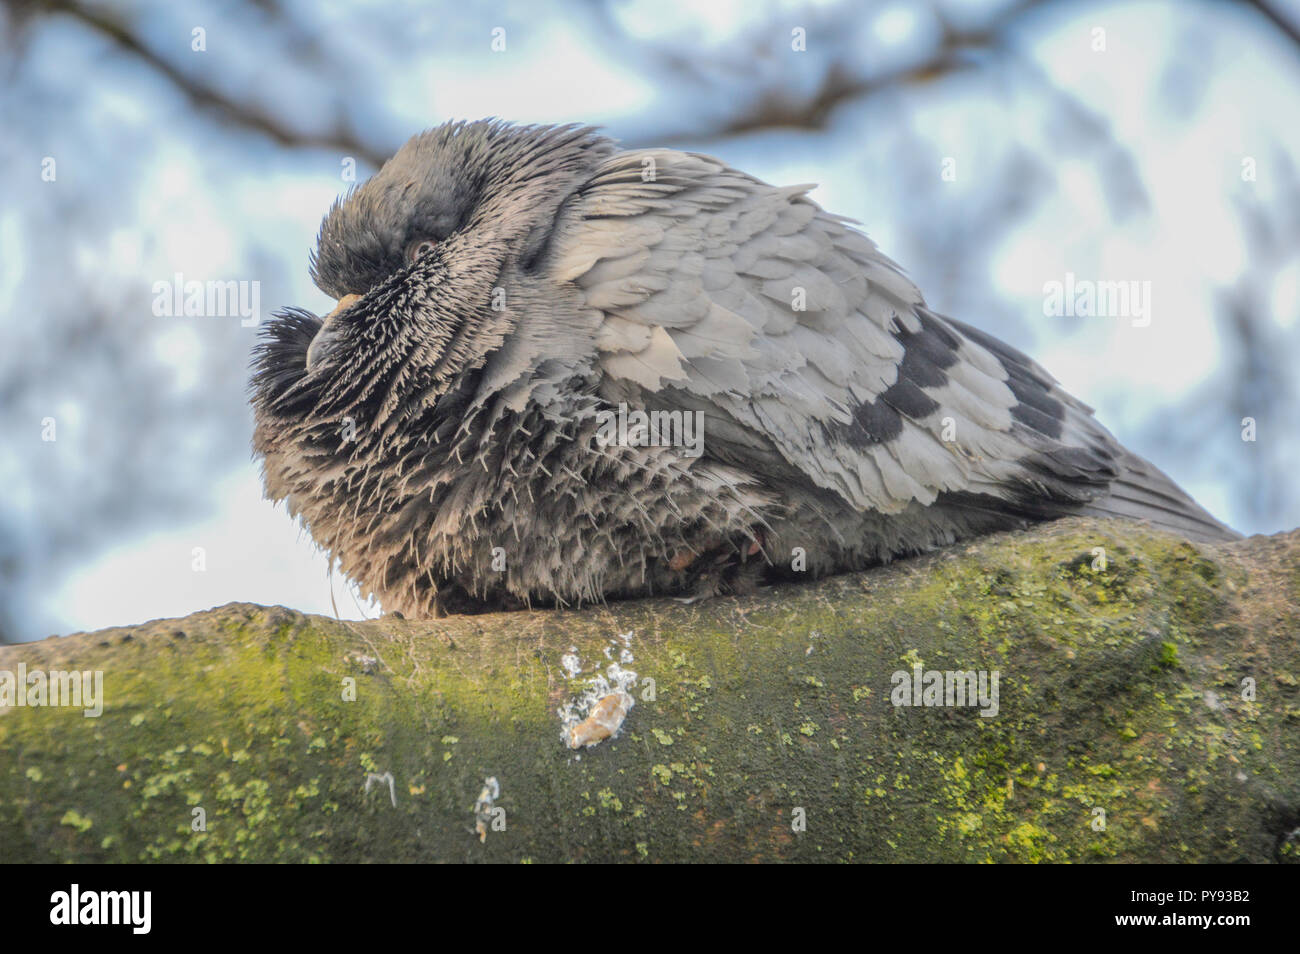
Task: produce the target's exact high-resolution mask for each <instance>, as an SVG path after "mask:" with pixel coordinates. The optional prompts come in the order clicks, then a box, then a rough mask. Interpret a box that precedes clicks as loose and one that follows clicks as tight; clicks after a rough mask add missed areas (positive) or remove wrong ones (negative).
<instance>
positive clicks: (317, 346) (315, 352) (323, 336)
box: [307, 295, 361, 373]
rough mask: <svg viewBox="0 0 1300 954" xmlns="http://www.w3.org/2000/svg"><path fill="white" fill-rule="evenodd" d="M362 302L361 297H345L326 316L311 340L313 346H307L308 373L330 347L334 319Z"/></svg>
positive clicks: (314, 367)
mask: <svg viewBox="0 0 1300 954" xmlns="http://www.w3.org/2000/svg"><path fill="white" fill-rule="evenodd" d="M360 300H361V296H360V295H344V296H343V297H342V298H340V299H339V303H338V304H337V305H335V306H334V310H333V311H331V312H330V313H329V314H328V315H326V316H325V320H324V321H322V322H321V326H320V330H319V331H317V332H316V337H314V338H312V339H311V344H310V345H308V346H307V372H308V373H311V372H312V371H314V370H315V369H316V365H317V364H319V363H320V359H321V357H322V356H324V354H325V351H326V349H327V348H328V347H329V343H330V342H329V339H330V338H331V336H332V333H333V328H332V327H331V326H332V325H333V323H334V319H335V318H337V317H338V316H339V315H341V314H342V313H343V312H345V311H347V310H348V309H349V308H351V307H352V306H353V305H354V304H356V303H357V302H358V301H360Z"/></svg>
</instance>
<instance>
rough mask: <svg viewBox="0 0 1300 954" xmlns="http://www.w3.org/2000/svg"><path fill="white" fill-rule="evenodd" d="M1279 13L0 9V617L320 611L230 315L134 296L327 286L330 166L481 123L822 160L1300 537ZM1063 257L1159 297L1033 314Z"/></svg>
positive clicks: (899, 241) (918, 274)
mask: <svg viewBox="0 0 1300 954" xmlns="http://www.w3.org/2000/svg"><path fill="white" fill-rule="evenodd" d="M693 6H700V7H702V9H692V7H693ZM1298 24H1300V5H1297V4H1296V3H1294V2H1291V3H1283V2H1281V0H1276V2H1264V0H1256V2H1185V0H1178V2H1173V0H1169V2H1153V3H1147V4H1141V5H1131V4H1108V3H1090V2H1061V3H1051V2H994V0H968V2H929V3H927V2H906V3H902V2H843V3H836V2H822V3H783V2H769V3H754V2H740V0H725V2H718V3H711V4H708V5H690V4H682V5H680V6H678V5H675V4H671V3H665V2H663V0H610V2H594V0H591V2H579V0H568V2H565V0H552V2H519V3H484V4H465V3H450V2H448V3H427V2H415V0H406V2H400V0H399V2H390V3H383V4H373V3H356V4H345V3H315V2H308V0H245V2H229V3H226V2H220V3H218V2H193V3H168V2H162V0H157V2H126V0H123V2H116V3H113V2H92V0H82V2H76V0H48V2H41V0H4V2H3V3H2V4H0V58H2V59H0V75H2V76H3V81H2V84H0V128H3V130H4V133H3V135H0V162H2V163H3V168H4V169H5V171H6V173H7V174H6V175H5V176H4V178H3V180H0V314H3V321H4V327H3V331H4V336H3V341H4V344H5V347H3V348H0V396H2V398H3V400H0V429H2V430H0V433H2V434H3V436H4V442H3V449H2V450H0V485H2V486H3V487H4V489H5V492H4V494H3V496H2V497H0V637H3V638H7V639H30V638H35V637H38V636H42V635H45V634H47V633H49V632H53V631H59V632H66V631H69V630H70V629H73V628H77V627H82V628H95V627H100V626H106V625H110V624H119V623H129V622H135V621H139V620H141V619H144V618H147V617H151V616H161V615H170V614H177V615H179V614H184V613H188V612H191V611H193V610H196V609H201V608H205V607H207V606H209V605H212V604H213V603H219V602H224V601H227V600H234V599H242V600H250V601H259V602H270V603H275V602H279V603H287V604H289V605H292V606H295V607H297V608H300V609H305V610H309V611H317V612H321V611H324V612H329V611H330V610H329V607H330V604H331V602H332V600H333V599H334V596H335V591H336V590H337V591H340V592H342V591H343V590H344V589H346V587H345V584H344V583H343V582H342V581H339V580H337V579H330V580H327V578H326V574H327V571H328V567H327V565H326V563H325V560H324V558H323V557H321V556H320V555H319V554H318V553H315V552H314V550H313V548H312V547H311V545H310V543H309V542H308V541H307V540H306V539H305V538H304V537H303V535H302V534H300V533H298V532H297V531H296V530H295V529H294V528H293V526H292V524H291V523H290V521H289V519H288V517H287V515H286V514H285V513H284V512H283V511H282V510H281V511H276V510H275V509H274V508H272V507H271V506H270V505H269V504H267V503H265V502H263V501H261V500H260V494H259V487H258V477H257V472H256V469H255V467H254V465H253V464H252V463H251V461H250V460H249V455H248V440H249V436H250V433H251V418H250V415H249V412H248V410H247V407H246V402H245V398H244V387H245V382H246V378H247V361H248V354H249V351H250V349H251V347H252V346H253V343H254V340H255V335H256V329H255V328H250V327H244V326H243V325H242V324H241V322H240V321H239V320H238V319H237V318H192V317H191V318H168V317H159V316H156V315H155V314H154V309H153V307H152V306H153V301H154V292H153V289H154V285H155V283H157V282H171V281H173V280H174V279H175V278H176V276H177V275H181V276H183V278H184V280H185V281H190V280H198V281H229V280H237V281H249V282H257V283H258V288H259V291H260V302H261V309H262V317H265V315H266V314H268V313H269V311H270V310H271V309H272V308H275V307H279V306H281V305H284V304H300V305H303V306H306V307H311V308H315V309H317V310H320V309H325V310H328V304H329V303H328V300H327V299H326V298H325V296H324V295H323V294H321V293H320V292H319V291H317V290H315V289H314V288H312V287H311V286H310V283H309V281H308V279H307V271H306V258H307V251H308V248H309V247H310V244H311V241H312V239H313V237H314V233H315V229H316V227H317V225H318V224H319V220H320V217H321V216H322V215H323V214H324V212H325V211H326V209H327V208H328V206H329V203H330V202H331V201H333V199H334V197H335V196H336V195H337V194H338V193H340V192H341V191H343V190H345V189H346V188H347V187H348V186H349V185H350V184H351V182H352V179H351V178H350V173H351V170H352V169H355V178H356V180H357V181H359V180H361V179H364V178H365V176H366V175H368V174H369V173H370V172H373V171H374V169H376V168H377V167H378V165H379V164H380V163H381V162H382V161H383V159H384V157H385V156H387V155H389V154H390V153H391V152H392V151H393V150H394V149H395V148H396V147H397V146H399V145H400V144H401V143H402V142H403V141H404V140H405V138H406V137H408V136H409V135H411V134H413V133H415V132H417V131H419V130H421V129H424V128H426V127H428V126H432V125H436V124H437V123H440V122H443V121H445V120H448V119H453V118H480V117H482V116H487V115H497V116H501V117H504V118H508V119H512V120H516V121H524V122H570V121H582V122H591V123H597V124H600V125H603V126H604V127H605V129H606V131H607V132H608V133H609V134H610V135H612V136H614V137H616V138H619V139H621V140H622V141H623V142H624V143H625V144H627V145H629V146H649V145H664V146H673V147H676V148H681V149H688V150H693V151H700V152H708V153H712V154H715V155H719V156H721V157H723V158H725V159H726V160H728V161H729V162H731V163H732V164H734V165H736V166H738V167H740V168H743V169H745V170H746V171H748V172H751V173H753V174H755V175H758V176H760V177H762V178H765V179H767V180H769V181H774V182H780V183H783V184H784V183H793V182H819V183H821V186H820V188H819V189H818V190H817V191H816V192H815V193H814V198H816V199H817V200H818V201H820V202H821V203H822V204H823V205H824V206H826V207H827V208H829V209H831V210H832V211H835V212H838V213H841V214H845V215H850V216H853V217H855V218H856V219H858V220H859V221H861V222H862V223H863V227H864V229H865V230H866V231H867V232H868V233H869V234H871V235H872V236H873V238H875V239H876V241H877V242H879V243H880V244H881V246H882V247H883V248H884V249H885V251H886V252H887V253H888V254H890V255H891V256H892V257H893V258H895V259H896V260H898V261H899V262H900V263H902V264H903V265H904V266H905V267H906V268H907V269H908V270H909V272H910V273H911V274H912V275H913V276H914V277H915V278H916V280H917V282H918V283H919V285H920V286H921V287H922V288H923V289H925V290H926V293H927V296H928V299H929V301H930V304H931V305H932V306H934V307H935V308H937V309H938V310H940V311H943V312H947V313H949V314H952V315H954V316H956V317H959V318H961V319H963V320H966V321H969V322H972V323H974V324H976V325H979V326H981V327H983V328H985V329H987V330H989V331H991V332H993V333H994V334H996V335H999V336H1001V337H1003V338H1005V339H1007V340H1008V341H1010V342H1012V343H1013V344H1015V345H1017V346H1018V347H1020V348H1022V349H1023V350H1026V351H1028V352H1029V353H1031V354H1033V355H1034V356H1035V357H1036V358H1038V359H1039V360H1041V361H1042V362H1043V363H1044V364H1045V365H1046V367H1047V368H1048V369H1049V370H1051V371H1052V372H1053V373H1054V374H1055V375H1056V376H1057V377H1058V378H1060V379H1061V380H1062V382H1063V383H1064V384H1065V386H1066V387H1067V388H1068V389H1069V390H1071V391H1073V392H1074V393H1075V394H1077V395H1079V396H1080V397H1081V398H1083V399H1084V400H1086V401H1088V402H1089V403H1091V404H1093V405H1094V406H1095V407H1096V408H1097V410H1098V414H1099V416H1100V417H1101V419H1102V421H1103V423H1105V424H1106V425H1107V426H1108V427H1110V428H1111V430H1113V431H1114V432H1115V433H1116V435H1117V436H1118V437H1119V438H1120V439H1121V440H1122V441H1124V442H1125V443H1126V444H1128V445H1129V446H1130V447H1132V448H1133V449H1135V450H1137V451H1138V452H1140V453H1143V454H1144V455H1146V456H1148V457H1150V458H1151V459H1153V460H1154V461H1155V462H1156V463H1157V464H1159V465H1160V466H1162V467H1163V468H1164V469H1166V470H1167V471H1169V472H1170V473H1171V475H1172V476H1174V477H1175V479H1177V480H1179V481H1180V482H1181V483H1183V485H1184V486H1185V487H1186V488H1187V489H1188V490H1189V491H1190V492H1192V493H1193V495H1194V496H1196V497H1198V499H1200V500H1201V501H1202V503H1204V504H1206V505H1207V506H1208V507H1209V508H1210V509H1211V510H1212V511H1214V512H1215V513H1216V514H1217V515H1219V516H1220V517H1222V518H1224V519H1226V520H1227V521H1228V522H1229V523H1231V524H1233V525H1234V526H1236V527H1237V528H1238V529H1241V530H1243V531H1245V532H1272V531H1277V530H1282V529H1289V528H1291V527H1294V526H1296V524H1297V523H1300V481H1297V480H1296V479H1295V477H1294V474H1295V473H1296V472H1297V471H1298V470H1300V429H1298V428H1297V426H1296V423H1295V422H1296V420H1297V417H1296V415H1297V411H1300V407H1298V406H1297V405H1298V403H1300V401H1298V395H1297V385H1296V375H1295V373H1294V370H1293V369H1294V368H1295V367H1296V364H1297V357H1300V322H1297V320H1296V319H1297V316H1300V254H1298V250H1300V178H1298V177H1297V173H1296V160H1297V156H1298V155H1300V122H1297V119H1300V116H1298V115H1297V114H1298V113H1300V109H1297V103H1300V27H1298ZM1067 273H1072V274H1074V275H1076V276H1078V277H1080V278H1083V279H1093V280H1124V281H1129V280H1137V281H1149V282H1150V283H1151V286H1150V287H1151V289H1152V299H1151V300H1152V321H1151V324H1150V325H1149V326H1146V327H1140V326H1138V324H1137V323H1136V322H1131V321H1127V320H1123V319H1115V318H1108V319H1098V318H1060V317H1049V316H1047V315H1045V314H1044V307H1043V299H1044V284H1045V283H1047V282H1050V281H1062V280H1064V277H1065V276H1066V274H1067ZM1247 418H1249V419H1251V420H1252V421H1253V422H1254V426H1255V429H1256V433H1255V436H1256V439H1255V440H1253V441H1249V440H1243V437H1242V434H1243V420H1244V419H1247ZM51 438H53V439H51ZM352 596H353V599H352V600H348V599H346V598H345V599H343V600H342V601H341V602H340V604H339V608H340V610H342V611H344V615H358V614H364V613H367V612H373V611H374V608H373V607H366V606H363V605H362V604H361V601H360V600H359V599H357V598H356V597H357V596H358V594H355V593H353V594H352ZM353 611H355V612H353Z"/></svg>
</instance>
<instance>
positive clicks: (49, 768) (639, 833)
mask: <svg viewBox="0 0 1300 954" xmlns="http://www.w3.org/2000/svg"><path fill="white" fill-rule="evenodd" d="M1097 548H1102V549H1103V550H1104V561H1099V560H1098V554H1097ZM1298 623H1300V532H1292V533H1290V534H1279V535H1277V536H1274V537H1255V538H1251V539H1250V540H1246V541H1241V542H1239V543H1234V544H1229V545H1223V546H1216V547H1209V546H1193V545H1190V544H1187V543H1185V542H1181V541H1179V540H1176V539H1173V538H1171V537H1168V536H1164V535H1161V534H1158V533H1155V532H1153V531H1150V530H1148V529H1146V528H1143V527H1140V526H1136V525H1132V524H1126V523H1121V522H1113V521H1092V520H1068V521H1061V522H1058V523H1056V524H1051V525H1044V526H1041V527H1038V528H1036V529H1034V530H1032V531H1030V532H1027V533H1018V534H1001V535H997V536H994V537H989V538H985V539H983V540H980V541H977V542H975V543H972V544H963V545H958V546H956V547H953V548H950V549H948V550H946V551H943V552H940V553H936V554H933V555H931V556H927V557H924V558H919V559H915V560H908V561H902V562H899V563H897V564H894V565H892V566H889V567H884V568H881V569H878V570H874V571H870V572H866V573H860V574H851V575H846V576H841V577H836V578H833V579H829V580H824V581H820V582H815V583H809V584H804V585H788V586H780V587H774V588H772V589H770V590H765V591H763V592H762V593H760V594H758V595H756V596H752V597H745V598H739V599H731V598H716V599H713V600H709V601H705V602H703V603H698V604H694V605H690V606H684V605H682V604H680V603H678V602H675V601H672V600H652V601H638V602H630V603H619V604H611V605H608V606H603V607H596V608H591V609H585V610H580V611H558V612H557V611H543V612H530V613H501V614H491V615H486V616H475V617H459V618H449V619H444V620H436V621H414V620H400V619H396V618H388V617H385V618H383V619H379V620H373V621H367V622H341V621H337V620H331V619H327V618H324V617H319V616H308V615H304V614H301V613H297V612H294V611H291V610H287V609H284V608H282V607H269V608H268V607H261V606H253V605H249V604H230V605H228V606H224V607H220V608H217V609H214V610H210V611H207V612H203V613H196V614H194V615H192V616H190V617H187V618H185V619H179V620H158V621H154V622H151V623H146V624H143V625H140V626H132V627H117V628H114V629H109V630H103V631H100V632H97V633H87V634H77V635H74V636H68V637H62V638H57V639H50V640H46V641H44V642H41V643H37V644H29V645H24V646H16V647H6V648H3V649H0V670H10V671H13V670H16V669H17V667H18V664H19V663H20V662H21V663H23V664H24V665H25V666H26V667H27V669H28V670H29V671H30V670H33V669H43V670H73V669H75V670H91V671H93V670H101V671H103V672H104V687H105V690H104V691H105V701H104V711H103V714H102V715H101V716H100V717H98V718H85V717H84V716H83V714H82V712H81V711H80V710H72V709H67V708H57V709H56V708H31V707H22V708H8V709H5V710H2V711H0V861H9V862H12V861H100V862H121V861H332V862H340V861H342V862H356V861H417V862H422V861H499V862H521V861H536V862H542V861H604V860H615V861H622V860H626V861H691V860H708V861H724V860H735V861H750V860H760V861H764V860H797V861H832V860H834V861H971V862H983V861H1044V862H1055V861H1198V862H1203V861H1273V860H1295V859H1296V857H1297V849H1298V848H1300V845H1298V844H1297V840H1296V839H1295V837H1294V836H1292V832H1293V831H1294V830H1295V829H1296V827H1297V825H1300V688H1298V686H1297V679H1296V674H1297V672H1300V665H1298V663H1300V646H1298V645H1297V633H1298V631H1300V626H1298V625H1297V624H1298ZM628 634H630V635H628ZM620 637H623V638H620ZM624 650H626V651H627V653H629V654H630V656H631V660H630V661H629V660H627V658H626V657H625V656H621V654H622V653H623V651H624ZM566 656H572V657H576V658H577V660H578V665H579V668H580V669H581V671H580V672H579V673H578V674H577V675H573V674H572V673H571V670H572V668H573V664H572V660H569V661H567V662H568V665H566V660H565V659H564V657H566ZM620 658H622V660H623V661H622V662H621V663H620V665H622V666H623V668H624V669H626V670H632V671H635V672H636V684H635V686H634V687H632V688H631V689H630V692H631V693H632V695H633V698H634V701H635V704H634V705H633V707H632V708H631V709H630V711H629V712H628V713H627V716H626V720H625V722H624V723H623V725H622V727H621V729H620V731H619V733H618V734H617V735H616V736H615V737H614V738H613V739H609V740H606V741H603V742H601V743H600V744H599V745H596V746H594V747H592V748H589V749H582V750H579V751H576V752H575V751H574V750H573V749H571V748H570V747H569V745H568V744H567V737H566V735H565V732H564V728H563V725H562V720H561V715H560V712H561V709H562V708H563V707H564V706H565V705H566V703H570V702H572V701H573V700H575V699H577V698H578V697H580V696H582V695H583V693H584V691H586V690H588V689H589V685H588V679H589V677H590V676H591V675H592V674H593V673H594V672H596V671H604V670H605V669H606V667H607V666H609V665H610V664H611V663H614V662H620ZM916 664H920V665H921V666H922V668H923V669H924V670H945V671H946V670H956V671H972V670H973V671H983V672H994V671H996V672H997V673H998V674H999V682H998V686H999V701H998V711H997V714H996V715H995V716H991V717H988V716H982V715H980V714H979V711H978V710H977V709H976V708H972V707H969V706H968V707H933V708H927V707H898V706H895V705H894V704H893V703H892V701H891V690H892V688H893V681H892V679H893V674H894V673H896V672H911V671H912V669H913V666H914V665H916ZM353 697H354V698H353ZM390 776H391V783H390ZM489 778H494V779H496V780H498V785H499V794H497V795H496V796H495V797H494V798H492V799H490V800H489V801H488V802H487V803H484V802H483V801H482V797H481V796H482V793H483V791H484V790H485V787H486V786H485V782H486V780H488V779H489ZM394 799H395V800H396V805H395V806H394V805H393V800H394ZM196 809H198V810H200V811H199V812H196ZM200 817H201V819H202V821H203V825H202V826H199V825H198V824H197V821H196V819H197V818H200ZM199 827H201V828H202V830H195V829H196V828H199ZM483 829H485V830H486V831H485V834H484V831H483Z"/></svg>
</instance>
